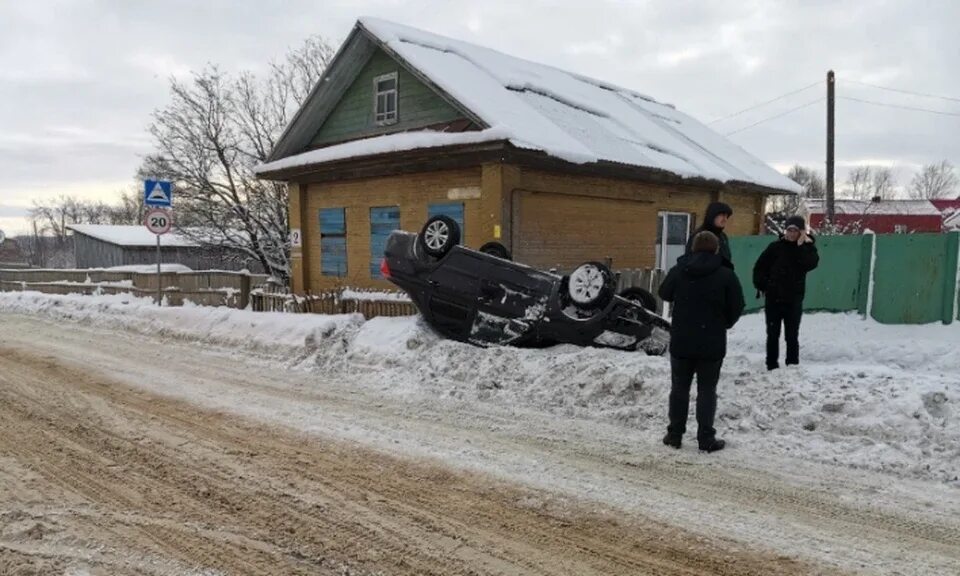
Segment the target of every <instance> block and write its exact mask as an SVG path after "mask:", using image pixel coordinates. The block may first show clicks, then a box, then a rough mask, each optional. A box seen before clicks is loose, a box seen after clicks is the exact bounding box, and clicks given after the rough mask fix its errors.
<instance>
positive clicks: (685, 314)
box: [660, 231, 744, 452]
mask: <svg viewBox="0 0 960 576" xmlns="http://www.w3.org/2000/svg"><path fill="white" fill-rule="evenodd" d="M692 249H693V252H692V253H690V254H688V255H685V256H682V257H681V258H680V259H679V260H677V264H676V266H674V267H673V268H672V269H671V270H670V273H669V274H667V277H666V279H665V280H664V281H663V284H661V285H660V297H661V298H663V299H664V300H665V301H667V302H672V303H673V318H672V327H671V329H670V372H671V380H672V386H671V388H670V409H669V414H670V425H669V426H668V427H667V435H666V436H664V438H663V443H664V444H666V445H667V446H672V447H674V448H680V445H681V441H682V439H683V434H684V433H685V432H686V430H687V414H688V412H689V408H690V385H691V383H692V382H693V377H694V375H696V377H697V442H698V444H699V445H700V449H701V450H705V451H707V452H716V451H717V450H723V447H724V445H725V442H724V441H723V440H720V439H719V438H717V437H716V434H717V431H716V430H714V428H713V419H714V415H715V414H716V411H717V381H718V380H719V379H720V367H721V366H722V365H723V358H724V356H726V354H727V330H729V329H730V328H732V327H733V325H734V324H735V323H736V322H737V320H738V319H739V318H740V314H742V313H743V306H744V302H743V288H742V287H741V286H740V281H739V280H737V275H736V274H734V272H733V270H731V269H730V268H729V267H728V266H726V265H725V263H724V259H723V258H722V257H721V256H720V254H719V249H720V241H719V239H718V238H717V236H716V235H715V234H713V233H712V232H707V231H704V232H700V233H698V234H697V235H696V236H694V238H693V245H692Z"/></svg>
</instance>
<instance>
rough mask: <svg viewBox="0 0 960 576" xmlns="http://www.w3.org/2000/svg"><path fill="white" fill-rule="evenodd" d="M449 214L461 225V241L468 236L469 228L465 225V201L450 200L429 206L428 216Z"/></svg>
mask: <svg viewBox="0 0 960 576" xmlns="http://www.w3.org/2000/svg"><path fill="white" fill-rule="evenodd" d="M434 216H447V217H449V218H452V219H453V221H454V222H456V223H457V224H459V225H460V243H461V244H463V242H464V240H465V239H466V237H467V229H466V228H465V227H464V225H463V202H448V203H444V204H430V205H428V206H427V218H433V217H434Z"/></svg>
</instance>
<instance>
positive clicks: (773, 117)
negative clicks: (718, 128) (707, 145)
mask: <svg viewBox="0 0 960 576" xmlns="http://www.w3.org/2000/svg"><path fill="white" fill-rule="evenodd" d="M818 84H819V82H818ZM824 100H826V98H824V97H823V96H821V97H820V98H817V99H816V100H812V101H810V102H807V103H806V104H801V105H800V106H797V107H796V108H791V109H789V110H787V111H786V112H781V113H779V114H777V115H775V116H770V117H767V118H764V119H763V120H760V121H757V122H754V123H753V124H750V125H749V126H744V127H743V128H740V129H739V130H734V131H733V132H727V133H726V134H724V136H733V135H734V134H738V133H740V132H743V131H744V130H749V129H750V128H753V127H754V126H759V125H760V124H763V123H764V122H769V121H771V120H776V119H777V118H780V117H781V116H786V115H787V114H792V113H794V112H796V111H797V110H803V109H804V108H807V107H810V106H813V105H814V104H818V103H820V102H823V101H824Z"/></svg>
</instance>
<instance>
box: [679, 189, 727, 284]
mask: <svg viewBox="0 0 960 576" xmlns="http://www.w3.org/2000/svg"><path fill="white" fill-rule="evenodd" d="M732 217H733V208H730V205H728V204H724V203H723V202H712V203H711V204H710V205H709V206H707V212H706V214H705V215H704V217H703V224H702V225H701V226H700V227H699V228H697V229H696V231H694V233H693V236H691V237H690V239H689V240H688V241H687V250H686V254H690V253H691V252H693V239H694V238H696V237H697V234H699V233H700V232H704V231H706V232H712V233H713V234H714V236H716V237H717V239H718V240H719V241H720V252H719V254H720V257H721V258H723V261H724V264H725V265H726V266H728V267H730V268H733V258H732V257H731V256H730V241H729V240H728V239H727V235H726V233H725V232H724V231H723V230H724V228H726V227H727V220H729V219H730V218H732Z"/></svg>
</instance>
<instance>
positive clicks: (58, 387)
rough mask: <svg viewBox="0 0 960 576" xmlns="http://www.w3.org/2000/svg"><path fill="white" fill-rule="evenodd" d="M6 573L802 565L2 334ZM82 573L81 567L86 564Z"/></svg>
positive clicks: (665, 570) (0, 490)
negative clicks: (259, 419)
mask: <svg viewBox="0 0 960 576" xmlns="http://www.w3.org/2000/svg"><path fill="white" fill-rule="evenodd" d="M0 463H2V466H0V526H2V529H0V573H2V574H8V575H9V574H58V575H59V574H65V573H66V574H70V573H73V574H81V573H90V574H189V573H197V574H220V573H223V574H378V573H383V574H578V575H588V574H664V575H666V574H689V575H695V574H738V575H746V574H765V575H771V574H802V573H808V572H809V571H810V570H809V567H805V566H802V565H800V564H799V563H797V562H795V561H792V560H789V559H782V558H777V557H775V556H773V555H768V556H764V555H759V554H753V553H746V552H731V551H730V550H729V549H728V546H727V545H724V543H723V542H719V541H717V542H705V541H703V540H702V539H699V538H695V537H692V536H690V535H689V534H685V533H683V532H682V531H680V530H677V529H675V528H671V527H667V526H664V525H659V524H657V523H653V522H645V523H640V522H637V521H630V522H628V521H624V520H618V519H615V517H614V516H612V515H610V514H604V513H595V512H588V511H587V510H585V509H583V508H578V507H577V506H576V505H571V504H570V503H568V502H566V501H563V500H560V499H556V498H552V497H550V496H549V495H547V494H544V493H540V492H536V491H531V490H525V489H522V488H519V487H516V486H509V485H506V484H504V483H498V482H494V481H491V480H489V479H485V478H482V477H477V476H475V475H465V474H462V473H455V472H452V471H449V470H445V469H443V468H439V467H437V466H433V465H429V464H426V463H422V462H415V461H405V460H399V459H396V458H393V457H390V456H387V455H384V454H380V453H377V452H373V451H370V450H367V449H363V448H360V447H358V446H351V445H347V444H342V443H336V442H330V441H318V440H317V439H307V438H303V437H298V436H296V435H293V434H292V433H290V432H287V431H283V430H279V429H270V428H267V427H264V426H258V425H255V424H252V423H249V422H245V421H243V420H241V419H238V418H236V417H232V416H228V415H225V414H218V413H214V412H209V411H201V410H198V409H196V408H194V407H191V406H189V405H186V404H184V403H182V402H177V401H173V400H170V399H165V398H161V397H158V396H155V395H151V394H148V393H145V392H142V391H139V390H136V389H132V388H131V387H129V386H127V385H124V384H122V383H119V382H114V381H110V380H108V379H105V378H104V377H102V376H100V375H98V374H96V373H91V372H90V371H89V370H86V369H83V368H81V367H78V366H74V365H69V364H67V363H65V362H63V361H60V360H58V359H56V358H55V357H53V356H50V355H49V354H45V353H44V352H43V351H36V352H31V351H26V350H23V349H19V348H11V347H0ZM84 571H85V572H84Z"/></svg>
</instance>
